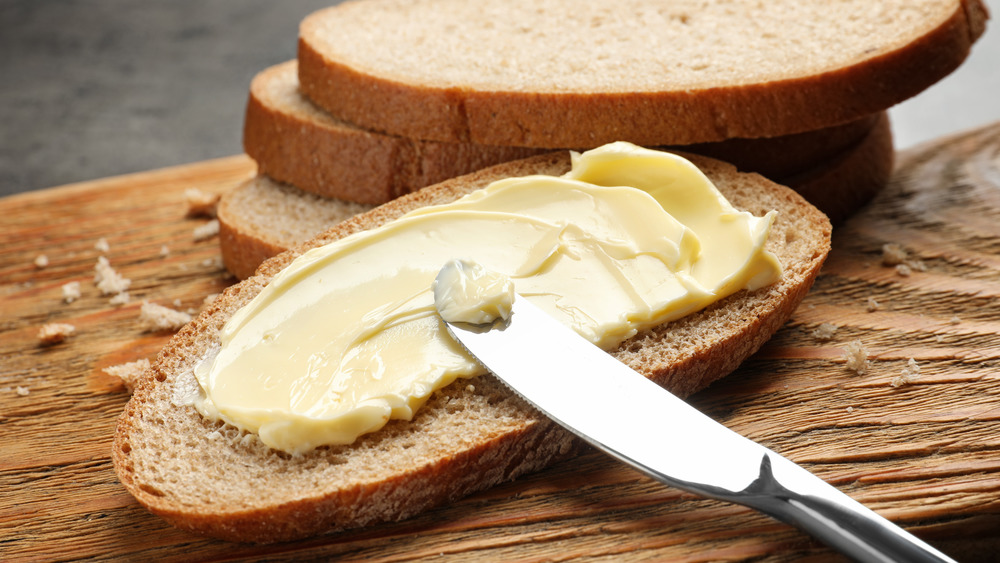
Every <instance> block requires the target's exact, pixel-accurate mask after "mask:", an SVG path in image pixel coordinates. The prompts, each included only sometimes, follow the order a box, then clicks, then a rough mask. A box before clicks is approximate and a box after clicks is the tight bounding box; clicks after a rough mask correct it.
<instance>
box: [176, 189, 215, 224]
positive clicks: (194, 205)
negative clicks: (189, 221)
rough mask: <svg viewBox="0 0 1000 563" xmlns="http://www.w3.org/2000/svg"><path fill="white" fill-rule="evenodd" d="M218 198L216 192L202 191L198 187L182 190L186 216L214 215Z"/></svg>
mask: <svg viewBox="0 0 1000 563" xmlns="http://www.w3.org/2000/svg"><path fill="white" fill-rule="evenodd" d="M219 198H220V196H219V195H218V194H210V193H207V192H203V191H201V190H199V189H198V188H188V189H186V190H184V199H185V200H187V205H188V210H187V214H188V217H215V214H216V208H217V206H218V203H219Z"/></svg>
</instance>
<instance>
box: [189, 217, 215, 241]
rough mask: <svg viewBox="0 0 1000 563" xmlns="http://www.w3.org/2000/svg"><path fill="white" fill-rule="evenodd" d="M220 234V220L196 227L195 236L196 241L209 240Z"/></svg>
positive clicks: (213, 220)
mask: <svg viewBox="0 0 1000 563" xmlns="http://www.w3.org/2000/svg"><path fill="white" fill-rule="evenodd" d="M217 234H219V220H218V219H212V220H211V221H208V222H207V223H205V224H204V225H201V226H198V227H195V229H194V232H193V236H194V240H195V241H202V240H207V239H210V238H212V237H214V236H215V235H217Z"/></svg>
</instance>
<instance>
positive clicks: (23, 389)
mask: <svg viewBox="0 0 1000 563" xmlns="http://www.w3.org/2000/svg"><path fill="white" fill-rule="evenodd" d="M14 392H15V393H17V395H18V396H19V397H27V396H28V395H29V394H30V393H31V390H30V389H28V388H27V387H21V386H20V385H18V386H17V388H16V389H15V390H14Z"/></svg>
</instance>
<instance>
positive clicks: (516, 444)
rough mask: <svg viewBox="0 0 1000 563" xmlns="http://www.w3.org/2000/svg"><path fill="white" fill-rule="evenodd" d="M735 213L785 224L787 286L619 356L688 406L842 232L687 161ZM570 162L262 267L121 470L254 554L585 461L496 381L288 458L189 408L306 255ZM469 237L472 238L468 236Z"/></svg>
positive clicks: (491, 173) (127, 443)
mask: <svg viewBox="0 0 1000 563" xmlns="http://www.w3.org/2000/svg"><path fill="white" fill-rule="evenodd" d="M692 160H693V162H695V164H697V165H698V166H699V167H701V168H702V169H703V170H704V171H705V173H706V174H707V175H708V176H709V177H710V178H712V179H713V181H714V182H715V183H716V185H717V186H718V187H719V188H720V190H721V191H722V192H723V194H724V195H725V196H726V197H728V198H729V200H730V201H731V202H732V203H733V204H734V205H735V206H736V207H737V208H741V209H745V210H748V211H750V212H752V213H754V214H756V215H761V214H763V213H765V212H767V211H769V210H771V209H776V210H778V218H777V220H776V222H775V224H774V228H773V231H772V234H771V237H770V239H769V241H768V243H767V248H768V249H769V250H771V251H773V252H775V253H776V254H777V255H778V257H779V258H780V259H781V261H782V264H783V265H784V273H783V276H782V279H781V280H780V281H779V282H778V283H776V284H773V285H771V286H768V287H765V288H762V289H760V290H757V291H754V292H745V291H744V292H740V293H737V294H735V295H733V296H730V297H728V298H726V299H724V300H722V301H720V302H718V303H716V304H714V305H713V306H711V307H709V308H707V309H705V310H703V311H701V312H698V313H696V314H693V315H690V316H688V317H685V318H683V319H681V320H679V321H676V322H672V323H669V324H666V325H663V326H660V327H656V328H654V329H652V330H649V331H646V332H643V333H641V334H638V335H636V336H635V337H633V338H631V339H629V340H628V341H626V342H624V343H623V344H622V345H621V347H620V348H619V349H617V350H616V351H614V352H613V354H614V355H615V356H616V357H617V358H619V359H620V360H622V361H623V362H625V363H626V364H628V365H630V366H632V367H633V368H635V369H637V370H639V371H640V372H641V373H643V374H644V375H646V376H648V377H650V378H652V379H653V380H655V381H656V382H657V383H659V384H661V385H663V386H665V387H666V388H667V389H670V390H671V391H673V392H674V393H677V394H678V395H680V396H687V395H690V394H691V393H694V392H695V391H698V390H700V389H703V388H705V387H706V386H708V385H709V384H710V383H711V382H712V381H714V380H716V379H718V378H720V377H722V376H724V375H726V374H728V373H729V372H731V371H732V370H734V369H735V368H736V367H737V366H738V365H739V364H740V362H742V361H743V360H744V359H746V358H747V357H748V356H749V355H750V354H752V353H753V352H754V351H756V350H757V349H758V348H759V347H760V346H761V345H762V344H763V343H764V342H765V341H766V340H767V339H768V338H769V337H770V336H771V335H772V334H773V333H774V332H775V331H776V330H777V329H778V328H779V327H780V326H781V325H782V324H784V323H785V322H786V321H787V319H788V318H789V317H790V316H791V314H792V312H793V311H794V309H795V308H796V306H797V305H798V304H799V302H800V301H801V300H802V298H803V297H804V296H805V294H806V292H807V291H808V290H809V288H810V286H811V285H812V282H813V280H814V279H815V277H816V275H817V273H818V272H819V270H820V267H821V265H822V263H823V261H824V259H825V258H826V255H827V253H828V251H829V245H830V232H831V227H830V223H829V221H828V220H827V218H826V217H825V216H824V215H823V214H822V213H820V212H819V211H817V210H816V209H815V208H814V207H812V206H811V205H809V204H808V203H807V202H806V201H805V200H804V199H803V198H802V197H801V196H799V195H798V194H796V193H795V192H793V191H792V190H789V189H787V188H784V187H781V186H779V185H777V184H774V183H771V182H770V181H768V180H765V179H764V178H763V177H761V176H758V175H756V174H744V173H739V172H737V171H736V170H735V168H734V167H732V166H731V165H728V164H724V163H722V162H719V161H714V160H709V159H704V158H700V157H692ZM568 169H569V158H568V153H566V152H560V153H553V154H547V155H540V156H536V157H533V158H529V159H526V160H520V161H514V162H511V163H506V164H501V165H498V166H496V167H493V168H489V169H486V170H484V171H481V172H478V173H475V174H471V175H468V176H463V177H460V178H456V179H454V180H449V181H447V182H444V183H441V184H437V185H435V186H432V187H429V188H426V189H423V190H420V191H418V192H415V193H413V194H409V195H406V196H403V197H401V198H399V199H396V200H394V201H392V202H391V203H389V204H386V205H383V206H380V207H377V208H375V209H373V210H371V211H369V212H367V213H363V214H361V215H357V216H355V217H354V218H352V219H348V220H347V221H345V222H343V223H340V224H339V225H337V226H336V227H334V228H333V229H331V230H329V231H326V232H325V233H324V234H322V235H321V236H319V237H318V238H316V239H313V240H312V241H310V242H309V243H307V244H306V245H303V246H301V247H298V248H296V249H294V250H291V251H288V252H285V253H282V254H280V255H278V256H276V257H274V258H272V259H270V260H268V261H267V262H265V263H264V264H263V265H262V266H261V268H260V270H259V271H258V273H257V275H255V276H253V277H251V278H249V279H247V280H244V281H243V282H240V283H238V284H236V285H234V286H232V287H230V288H228V289H227V290H226V291H225V292H224V293H223V294H222V296H221V297H219V298H218V299H216V300H215V301H214V303H213V304H212V305H210V306H209V307H208V308H207V309H206V310H205V311H203V312H202V314H201V315H200V316H199V317H197V318H196V319H195V320H194V321H192V322H191V323H190V324H188V325H187V326H185V327H184V328H183V329H182V330H181V331H180V332H178V333H177V335H176V336H175V337H174V338H173V339H172V340H171V341H170V343H169V344H168V345H167V346H166V347H165V348H164V349H163V350H162V351H161V352H160V354H159V356H158V357H157V359H156V361H155V363H154V364H153V366H152V367H151V368H150V369H149V370H148V371H147V372H146V373H145V374H144V376H143V378H142V379H141V380H140V381H139V382H138V383H137V387H136V390H135V392H134V394H133V396H132V398H131V400H130V401H129V402H128V404H127V405H126V407H125V410H124V412H123V413H122V415H121V417H120V419H119V422H118V427H117V432H116V435H115V441H114V447H113V452H112V456H113V460H114V465H115V469H116V471H117V473H118V476H119V479H120V480H121V482H122V484H123V485H124V486H125V487H126V489H128V491H129V492H130V493H131V494H132V495H133V496H135V498H136V499H138V501H139V502H140V503H141V504H143V505H144V506H146V507H147V508H148V509H149V510H151V511H152V512H154V513H156V514H159V515H161V516H162V517H163V518H165V519H166V520H167V521H169V522H171V523H172V524H174V525H176V526H178V527H180V528H183V529H186V530H191V531H194V532H197V533H201V534H207V535H210V536H214V537H218V538H222V539H227V540H233V541H245V542H275V541H282V540H291V539H296V538H302V537H306V536H310V535H314V534H318V533H322V532H328V531H331V530H338V529H345V528H352V527H358V526H364V525H367V524H372V523H375V522H380V521H387V520H397V519H401V518H406V517H408V516H411V515H414V514H416V513H418V512H420V511H423V510H426V509H427V508H429V507H432V506H435V505H439V504H441V503H445V502H448V501H450V500H453V499H456V498H459V497H461V496H464V495H467V494H469V493H471V492H473V491H477V490H481V489H483V488H486V487H489V486H491V485H495V484H497V483H500V482H503V481H507V480H510V479H513V478H515V477H517V476H518V475H522V474H524V473H526V472H529V471H536V470H538V469H541V468H543V467H545V466H546V465H549V464H550V463H552V462H553V461H555V460H558V459H563V458H565V457H566V456H569V455H571V454H572V453H574V452H575V451H577V447H578V442H576V441H575V440H574V439H573V438H572V437H571V436H570V435H569V434H568V433H567V432H565V431H563V430H561V429H560V428H558V427H557V426H556V425H554V424H553V423H552V422H550V421H548V420H547V419H545V418H542V417H540V416H539V415H537V414H535V413H534V412H533V411H532V410H531V409H530V408H529V407H528V406H527V405H526V404H525V403H523V402H522V401H520V400H519V399H517V398H516V397H514V396H512V395H511V394H510V393H509V392H507V391H506V390H505V389H504V388H503V387H502V386H501V384H499V383H498V382H497V381H496V380H495V379H493V378H492V377H490V376H482V377H478V378H474V379H465V380H458V381H456V382H455V383H454V384H452V385H449V386H448V387H446V388H444V389H442V390H440V391H438V392H435V393H434V394H433V396H432V397H431V398H430V400H429V401H428V402H427V404H426V405H425V406H424V407H423V408H421V409H420V410H419V411H418V412H417V413H416V415H415V417H414V419H413V420H412V421H401V420H397V421H391V422H390V423H389V424H388V425H386V426H385V427H384V428H383V429H381V430H380V431H378V432H374V433H372V434H368V435H366V436H363V437H361V438H360V439H359V440H358V441H356V442H355V443H354V444H351V445H348V446H337V447H322V448H318V449H316V450H314V451H312V452H310V453H308V454H304V455H301V456H290V455H286V454H283V453H280V452H277V451H274V450H271V449H269V448H267V447H266V446H264V445H263V444H262V443H261V442H260V440H259V439H258V438H257V437H256V436H255V435H253V434H248V433H245V432H241V431H239V430H237V429H235V428H232V427H229V426H226V425H224V424H222V423H219V422H215V421H212V420H207V419H205V418H202V417H201V416H200V415H199V414H198V413H197V412H196V411H195V409H194V408H193V407H191V406H189V405H188V399H189V398H190V396H191V394H192V393H194V392H197V383H196V380H195V379H194V376H193V374H192V370H193V369H194V367H195V365H197V363H198V362H199V361H200V360H201V359H202V358H204V357H205V355H206V354H207V353H208V351H209V350H210V349H211V348H212V347H213V346H217V345H218V338H219V331H220V329H221V328H222V326H223V324H224V323H225V322H226V320H227V319H228V318H229V317H230V316H231V315H232V314H233V313H234V312H235V311H236V310H238V309H239V308H240V307H241V306H243V305H244V304H246V303H247V302H248V301H249V300H250V299H251V298H252V297H253V296H254V295H256V294H257V293H258V292H259V291H260V290H261V288H262V287H264V285H266V284H267V283H268V280H270V279H272V277H273V276H274V275H275V274H276V273H277V272H278V271H280V270H281V269H282V268H283V267H284V266H286V265H287V264H288V263H289V262H291V261H292V260H293V259H294V258H295V257H296V256H297V255H299V254H300V253H301V252H302V251H303V250H304V249H306V248H309V247H313V246H316V245H320V244H324V243H326V242H329V241H333V240H336V239H339V238H341V237H344V236H347V235H349V234H351V233H354V232H358V231H362V230H365V229H369V228H372V227H376V226H378V225H380V224H383V223H385V222H386V221H391V220H393V219H395V218H397V217H399V216H400V215H402V214H403V213H406V212H407V211H409V210H411V209H415V208H417V207H420V206H425V205H432V204H437V203H443V202H447V201H452V200H454V199H455V198H457V197H460V196H461V195H463V194H466V193H468V192H471V191H473V190H475V189H477V188H480V187H484V186H485V185H487V184H488V183H490V182H491V181H493V180H496V179H499V178H503V177H509V176H522V175H526V174H539V173H540V174H553V175H557V174H562V173H564V172H565V171H567V170H568ZM470 235H471V236H474V233H470Z"/></svg>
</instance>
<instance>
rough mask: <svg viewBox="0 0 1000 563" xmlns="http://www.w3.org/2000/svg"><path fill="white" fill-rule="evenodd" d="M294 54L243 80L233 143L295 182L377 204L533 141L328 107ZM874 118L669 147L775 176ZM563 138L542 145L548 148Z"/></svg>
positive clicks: (831, 148) (832, 151)
mask: <svg viewBox="0 0 1000 563" xmlns="http://www.w3.org/2000/svg"><path fill="white" fill-rule="evenodd" d="M297 73H298V64H297V62H296V61H289V62H286V63H283V64H280V65H276V66H273V67H270V68H268V69H265V70H264V71H262V72H260V73H259V74H258V75H257V76H256V77H254V79H253V81H252V82H251V84H250V96H249V100H248V101H247V111H246V118H245V120H244V126H243V148H244V150H245V151H246V153H247V154H248V155H250V157H251V158H253V159H254V160H255V161H257V165H258V168H259V171H260V173H262V174H264V175H265V176H268V177H270V178H272V179H274V180H277V181H279V182H282V183H286V184H291V185H293V186H295V187H297V188H300V189H302V190H304V191H307V192H310V193H314V194H317V195H321V196H324V197H333V198H338V199H343V200H346V201H355V202H360V203H371V204H379V203H385V202H387V201H390V200H392V199H394V198H396V197H398V196H400V195H402V194H404V193H409V192H412V191H415V190H417V189H419V188H422V187H424V186H428V185H430V184H434V183H437V182H441V181H444V180H447V179H448V178H453V177H455V176H460V175H462V174H468V173H469V172H474V171H476V170H479V169H481V168H486V167H487V166H491V165H493V164H499V163H501V162H507V161H509V160H516V159H519V158H525V157H527V156H531V155H533V154H538V153H540V152H542V150H543V149H527V148H517V147H501V146H490V145H478V144H474V143H442V142H435V141H418V140H415V139H408V138H405V137H397V136H393V135H384V134H381V133H376V132H374V131H368V130H365V129H362V128H360V127H357V126H354V125H352V124H350V123H348V122H346V121H342V120H339V119H336V118H334V117H332V116H331V115H330V114H329V113H327V112H325V111H323V110H322V109H320V108H318V107H317V106H316V105H314V104H313V103H312V102H310V101H309V100H308V99H307V98H305V97H304V96H303V95H302V94H301V92H300V91H299V82H298V74H297ZM880 118H881V114H876V115H869V116H865V117H863V118H861V119H858V120H855V121H851V122H849V123H846V124H843V125H838V126H835V127H829V128H825V129H820V130H816V131H807V132H805V133H798V134H794V135H785V136H781V137H774V138H765V139H729V140H726V141H721V142H718V143H704V144H700V145H692V146H687V147H683V148H680V147H675V148H677V149H679V150H684V151H686V152H692V153H695V154H703V155H706V156H711V157H713V158H717V159H719V160H724V161H726V162H729V163H732V164H735V165H736V167H737V168H739V169H740V170H744V171H751V172H758V173H760V174H763V175H764V176H766V177H768V178H771V179H776V180H778V181H780V179H781V178H784V177H787V176H790V175H793V174H798V173H801V172H805V171H807V170H809V169H811V168H814V167H816V166H818V165H819V164H820V163H822V162H826V161H828V160H830V159H831V158H833V157H835V156H836V155H838V154H840V153H841V152H843V151H844V150H846V149H848V148H850V147H851V146H853V145H855V144H857V143H858V142H859V141H860V140H861V139H862V138H864V137H865V136H866V135H867V134H868V132H869V131H870V130H871V129H872V127H874V125H875V124H876V123H877V121H878V120H879V119H880ZM559 148H571V147H555V146H553V147H550V149H545V151H546V152H547V151H548V150H555V149H559Z"/></svg>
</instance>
